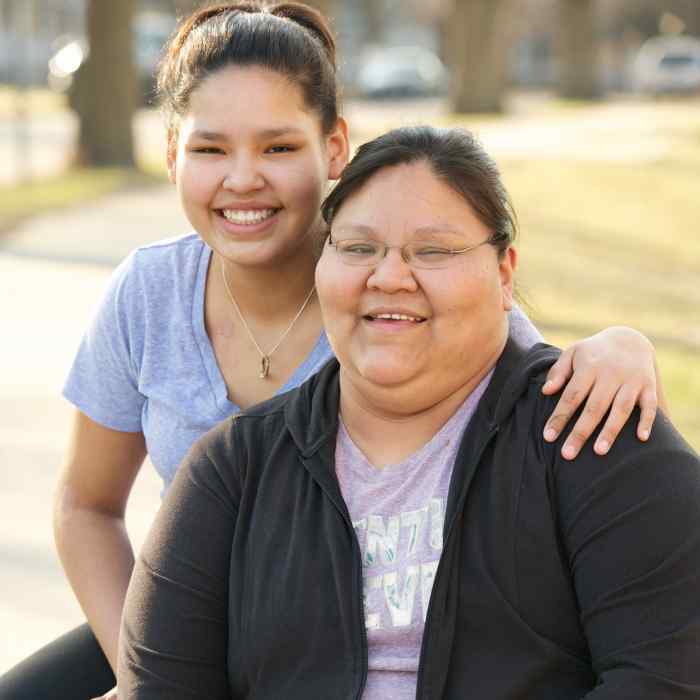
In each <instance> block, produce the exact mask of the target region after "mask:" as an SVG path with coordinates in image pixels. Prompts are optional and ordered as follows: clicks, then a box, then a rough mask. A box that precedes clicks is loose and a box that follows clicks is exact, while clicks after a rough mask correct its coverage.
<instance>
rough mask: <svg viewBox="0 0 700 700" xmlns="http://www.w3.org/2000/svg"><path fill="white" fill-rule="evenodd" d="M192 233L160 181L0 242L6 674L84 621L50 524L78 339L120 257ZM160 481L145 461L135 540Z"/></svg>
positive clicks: (0, 585)
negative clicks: (66, 385)
mask: <svg viewBox="0 0 700 700" xmlns="http://www.w3.org/2000/svg"><path fill="white" fill-rule="evenodd" d="M149 212H158V216H155V215H153V216H149ZM186 230H187V225H186V223H185V221H184V218H183V217H182V215H181V214H180V213H179V208H178V204H177V200H176V198H175V194H174V191H173V189H172V188H170V187H163V188H158V189H150V190H145V191H143V192H127V193H124V194H120V195H118V196H116V197H112V198H109V199H105V200H103V201H102V202H99V203H96V204H92V205H90V206H86V207H83V208H81V209H79V210H71V211H64V212H60V213H56V214H52V215H48V216H43V217H38V218H36V219H34V220H32V221H31V222H28V223H27V224H26V225H24V226H23V227H22V228H21V229H18V230H17V231H16V232H15V233H14V234H13V235H11V236H7V237H5V238H3V239H2V240H1V241H0V318H2V322H3V330H2V336H1V337H2V340H1V342H0V465H2V466H0V590H1V591H2V596H0V630H2V633H1V634H0V673H2V672H3V671H4V670H6V669H7V668H9V667H10V666H11V665H13V664H14V663H15V662H17V661H19V660H20V659H22V658H24V657H25V656H26V655H27V654H29V653H30V652H31V651H33V650H34V649H36V648H37V647H39V646H40V645H42V644H43V643H45V642H48V641H50V640H51V639H52V638H54V637H55V636H57V635H59V634H61V633H62V632H64V631H67V630H68V629H70V628H71V627H72V626H74V625H76V624H78V623H80V622H81V621H82V614H81V611H80V609H79V608H78V605H77V603H76V602H75V600H74V598H73V595H72V594H71V592H70V590H69V588H68V585H67V584H66V582H65V579H64V576H63V572H62V570H61V568H60V565H59V563H58V560H57V557H56V554H55V552H54V547H53V536H52V531H51V501H52V494H53V489H54V484H55V480H56V473H57V470H58V467H59V465H60V461H61V457H62V453H63V448H64V445H65V442H66V436H67V435H68V426H69V419H70V412H71V409H70V406H69V404H68V403H67V402H65V401H64V400H62V399H61V398H60V391H61V385H62V382H63V378H64V377H65V374H66V371H67V368H68V367H69V365H70V362H71V360H72V357H73V354H74V352H75V349H76V346H77V344H78V341H79V339H80V337H81V335H82V333H83V331H84V329H85V327H86V325H87V322H88V319H89V317H90V314H91V312H92V309H93V308H94V305H95V303H96V302H97V300H98V299H99V298H100V295H101V293H102V290H103V288H104V285H105V283H106V280H107V277H108V275H109V273H110V270H111V268H112V266H113V264H115V263H116V262H118V261H119V260H120V259H121V258H123V257H124V255H125V254H126V253H127V252H128V251H129V250H131V249H132V248H133V247H134V246H136V245H138V244H139V243H142V242H147V241H149V240H155V239H157V238H162V237H163V236H165V235H169V234H177V233H182V232H185V231H186ZM159 488H160V487H159V483H158V480H157V478H156V476H155V472H154V471H153V470H152V469H150V468H149V467H148V465H146V468H144V469H143V470H142V473H141V475H140V476H139V481H138V482H137V484H136V487H135V489H134V497H133V498H132V499H131V500H130V504H129V512H128V514H127V524H128V527H129V530H130V532H131V534H132V537H133V539H134V541H135V542H137V543H140V542H141V541H142V539H143V536H144V533H145V531H146V529H147V526H148V524H149V523H150V520H151V518H152V515H153V513H154V511H155V508H156V507H157V504H158V490H159Z"/></svg>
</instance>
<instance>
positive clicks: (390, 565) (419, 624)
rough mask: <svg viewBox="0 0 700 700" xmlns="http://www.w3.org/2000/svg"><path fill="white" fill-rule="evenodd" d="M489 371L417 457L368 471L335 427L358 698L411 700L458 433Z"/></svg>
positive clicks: (342, 431) (346, 437)
mask: <svg viewBox="0 0 700 700" xmlns="http://www.w3.org/2000/svg"><path fill="white" fill-rule="evenodd" d="M492 374H493V371H491V372H489V374H488V375H487V376H486V377H485V378H484V379H483V380H482V381H481V383H480V384H479V385H478V386H477V387H476V389H475V390H474V391H473V392H472V393H471V394H470V395H469V396H468V397H467V399H466V400H465V401H464V403H463V404H462V405H461V406H460V408H459V409H458V410H457V412H456V413H455V414H454V415H453V416H452V417H451V418H450V419H449V420H448V421H447V423H445V425H444V426H443V427H442V428H441V429H440V431H439V432H438V433H437V434H436V435H435V436H434V437H433V438H432V440H430V442H428V443H427V444H426V445H424V446H423V447H422V448H421V449H420V450H418V452H415V453H414V454H412V455H411V456H410V457H409V458H408V459H406V460H404V461H403V462H400V463H399V464H392V465H389V466H386V467H384V468H383V469H376V468H375V467H373V466H372V465H371V464H370V463H369V462H368V461H367V459H366V457H365V456H364V455H363V454H362V452H361V451H360V450H359V448H358V447H357V446H356V445H355V443H354V442H353V441H352V438H351V437H350V436H349V434H348V432H347V430H346V429H345V426H344V425H343V423H342V420H341V422H340V428H339V430H338V437H337V441H336V453H335V468H336V473H337V475H338V481H339V482H340V489H341V492H342V494H343V498H344V499H345V502H346V504H347V507H348V511H349V513H350V518H351V520H352V522H353V525H354V527H355V532H356V533H357V538H358V540H359V543H360V551H361V554H362V568H363V572H362V573H363V580H364V599H365V601H364V602H365V626H366V628H367V642H368V668H369V671H368V674H367V685H366V687H365V692H364V693H363V695H362V699H363V700H386V698H391V700H404V699H405V700H413V698H415V696H416V679H417V672H418V660H419V656H420V648H421V640H422V638H423V627H424V624H425V617H426V613H427V611H428V603H429V601H430V592H431V590H432V587H433V580H434V578H435V572H436V570H437V565H438V562H439V560H440V554H441V552H442V531H443V524H444V521H445V504H446V503H447V492H448V489H449V486H450V477H451V476H452V469H453V467H454V463H455V459H456V457H457V451H458V449H459V444H460V440H461V437H462V433H463V432H464V430H465V429H466V428H467V425H468V423H469V421H470V419H471V417H472V415H473V414H474V411H475V410H476V407H477V404H478V403H479V399H480V398H481V396H482V394H483V393H484V391H485V390H486V387H487V386H488V383H489V381H490V379H491V376H492Z"/></svg>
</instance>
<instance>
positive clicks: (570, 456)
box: [561, 445, 576, 459]
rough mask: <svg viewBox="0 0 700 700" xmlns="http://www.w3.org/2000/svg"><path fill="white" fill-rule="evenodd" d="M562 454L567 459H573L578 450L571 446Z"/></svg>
mask: <svg viewBox="0 0 700 700" xmlns="http://www.w3.org/2000/svg"><path fill="white" fill-rule="evenodd" d="M561 453H562V455H563V456H564V457H565V458H566V459H573V458H574V457H575V456H576V450H574V448H573V447H572V446H571V445H567V446H566V447H565V448H564V449H563V450H562V451H561Z"/></svg>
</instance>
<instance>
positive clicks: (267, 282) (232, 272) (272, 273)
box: [208, 252, 316, 319]
mask: <svg viewBox="0 0 700 700" xmlns="http://www.w3.org/2000/svg"><path fill="white" fill-rule="evenodd" d="M222 265H223V268H224V270H225V273H226V281H227V282H228V286H229V289H230V290H231V293H232V294H233V296H234V298H235V300H236V302H237V304H238V305H239V307H240V308H241V309H242V310H245V311H244V313H245V315H246V318H248V317H249V316H250V317H252V318H258V319H261V318H262V319H274V318H276V317H280V318H288V317H289V316H290V314H291V315H293V314H294V313H296V311H297V310H298V309H299V307H300V306H301V304H302V303H303V302H304V300H305V299H306V298H307V296H308V294H309V291H310V290H311V288H312V287H313V285H314V270H315V267H316V258H315V256H314V255H313V253H311V252H310V253H309V254H308V255H305V256H296V257H295V258H294V259H293V260H291V261H290V263H289V264H285V263H282V264H280V265H276V266H275V267H270V268H260V267H254V268H253V267H250V266H242V265H236V264H235V263H233V262H231V261H230V260H226V259H225V258H222V257H221V256H220V255H219V254H218V253H216V252H214V253H213V254H212V262H211V265H210V268H209V275H208V285H209V288H210V289H212V291H214V293H215V294H216V295H217V296H218V297H220V298H222V299H225V297H226V295H227V292H226V289H225V286H224V282H223V279H222V277H221V270H220V268H221V266H222Z"/></svg>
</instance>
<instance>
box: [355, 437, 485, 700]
mask: <svg viewBox="0 0 700 700" xmlns="http://www.w3.org/2000/svg"><path fill="white" fill-rule="evenodd" d="M497 433H498V425H492V426H491V427H490V429H489V433H488V435H487V436H486V439H485V440H484V442H483V443H482V444H481V446H480V447H479V450H478V452H477V453H476V457H475V460H474V461H475V463H476V464H477V465H478V463H479V462H480V461H481V457H482V455H483V454H484V451H485V450H486V448H487V447H488V445H489V444H490V442H491V441H492V440H493V439H494V437H496V435H497ZM475 473H476V472H474V473H472V475H471V477H470V479H469V482H467V483H465V484H462V492H461V493H460V496H459V500H458V501H457V504H456V507H455V510H454V513H452V517H451V519H450V523H449V526H448V530H447V535H446V537H445V540H444V542H443V547H442V553H441V554H440V561H439V562H438V568H437V571H436V572H435V580H434V581H433V587H432V592H434V591H436V590H438V589H439V587H438V582H439V581H440V579H441V578H443V577H444V576H445V573H444V571H445V565H444V560H445V557H444V554H445V552H446V551H447V549H448V547H449V545H450V542H451V539H452V537H453V534H454V531H455V525H456V523H457V521H458V520H459V517H458V516H459V514H460V513H461V512H462V510H463V508H464V501H465V500H466V497H467V491H468V490H469V484H470V482H471V480H472V479H473V478H474V474H475ZM432 592H431V595H430V602H429V603H428V612H427V614H426V616H425V625H424V626H423V639H422V641H421V650H420V659H419V662H418V678H417V682H416V700H421V697H422V695H423V692H424V691H423V688H422V684H423V671H424V667H425V659H426V657H427V648H428V639H429V637H430V630H431V621H432V619H431V612H432V610H433V605H434V599H433V595H432ZM363 628H364V620H363ZM365 636H366V635H365ZM365 675H366V670H365ZM358 698H359V696H358ZM423 700H438V699H437V698H432V699H431V698H429V697H427V696H426V697H425V698H423Z"/></svg>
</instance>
